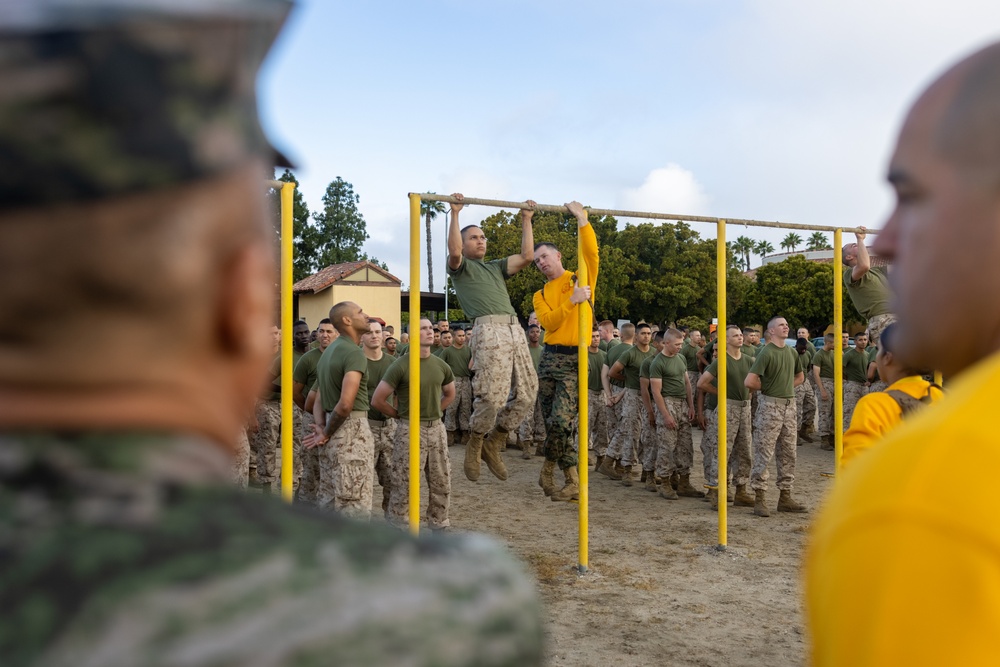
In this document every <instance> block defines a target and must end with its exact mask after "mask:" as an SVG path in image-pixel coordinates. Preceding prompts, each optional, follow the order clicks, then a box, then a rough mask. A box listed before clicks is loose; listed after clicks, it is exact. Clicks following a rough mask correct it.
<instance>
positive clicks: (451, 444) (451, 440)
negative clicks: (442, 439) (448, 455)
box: [448, 431, 455, 447]
mask: <svg viewBox="0 0 1000 667" xmlns="http://www.w3.org/2000/svg"><path fill="white" fill-rule="evenodd" d="M448 446H449V447H454V446H455V432H454V431H448Z"/></svg>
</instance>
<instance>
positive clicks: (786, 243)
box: [781, 232, 802, 252]
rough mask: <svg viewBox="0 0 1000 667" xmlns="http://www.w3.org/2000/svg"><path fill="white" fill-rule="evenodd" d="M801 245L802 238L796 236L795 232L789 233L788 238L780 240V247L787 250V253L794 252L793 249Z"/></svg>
mask: <svg viewBox="0 0 1000 667" xmlns="http://www.w3.org/2000/svg"><path fill="white" fill-rule="evenodd" d="M801 243H802V237H801V236H799V235H798V234H796V233H795V232H790V233H789V234H788V236H786V237H785V238H784V239H782V241H781V247H782V248H784V249H786V250H788V251H789V252H795V249H796V248H797V247H799V244H801Z"/></svg>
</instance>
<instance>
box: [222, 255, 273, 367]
mask: <svg viewBox="0 0 1000 667" xmlns="http://www.w3.org/2000/svg"><path fill="white" fill-rule="evenodd" d="M272 255H273V253H272V251H271V249H270V248H268V247H267V244H265V243H263V242H258V243H247V244H245V245H243V246H241V247H240V248H238V249H237V250H236V251H235V252H234V253H233V255H232V257H231V258H230V260H229V261H228V262H226V263H225V265H224V266H223V267H222V275H221V276H220V278H221V279H220V281H219V282H220V290H219V293H218V295H217V299H216V304H215V312H216V323H217V330H218V344H219V347H220V348H221V349H222V350H223V352H224V353H226V354H232V355H234V356H249V357H257V358H267V357H269V356H270V352H271V342H270V340H269V337H268V336H265V335H263V333H262V332H265V331H267V330H268V325H269V324H270V323H271V322H272V319H273V313H274V308H275V301H274V299H275V284H276V279H277V276H276V274H275V270H274V260H273V256H272Z"/></svg>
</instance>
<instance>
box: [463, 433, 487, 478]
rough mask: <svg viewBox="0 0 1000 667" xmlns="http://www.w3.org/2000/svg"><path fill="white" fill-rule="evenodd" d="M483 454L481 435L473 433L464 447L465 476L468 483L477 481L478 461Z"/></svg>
mask: <svg viewBox="0 0 1000 667" xmlns="http://www.w3.org/2000/svg"><path fill="white" fill-rule="evenodd" d="M482 452H483V435H482V434H481V433H476V432H475V431H473V432H472V433H471V434H470V435H469V442H467V443H466V445H465V464H464V465H463V467H462V468H463V470H465V476H466V478H468V480H469V481H470V482H475V481H476V480H478V479H479V459H480V457H481V456H482Z"/></svg>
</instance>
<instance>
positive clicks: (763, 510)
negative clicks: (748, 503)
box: [753, 489, 771, 516]
mask: <svg viewBox="0 0 1000 667" xmlns="http://www.w3.org/2000/svg"><path fill="white" fill-rule="evenodd" d="M754 494H755V496H754V502H753V513H754V514H756V515H757V516H771V513H770V512H768V511H767V492H766V491H764V489H756V490H755V491H754Z"/></svg>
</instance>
